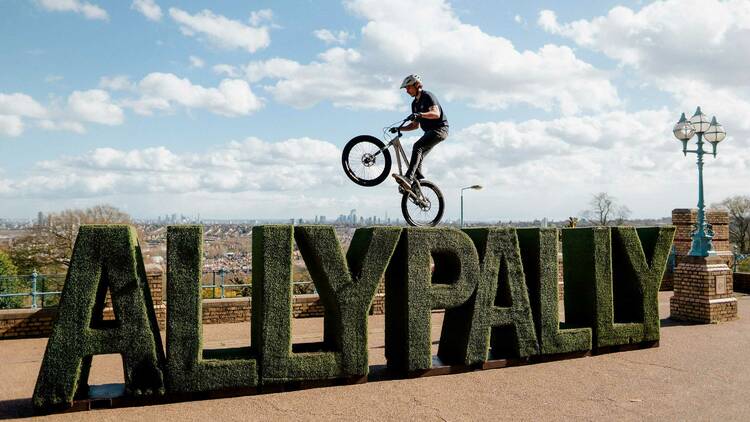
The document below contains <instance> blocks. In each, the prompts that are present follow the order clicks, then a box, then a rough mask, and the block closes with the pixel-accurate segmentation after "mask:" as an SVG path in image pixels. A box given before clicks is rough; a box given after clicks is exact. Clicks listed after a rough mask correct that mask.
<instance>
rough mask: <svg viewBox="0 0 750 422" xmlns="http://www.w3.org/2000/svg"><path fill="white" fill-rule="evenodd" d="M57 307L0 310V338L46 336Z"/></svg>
mask: <svg viewBox="0 0 750 422" xmlns="http://www.w3.org/2000/svg"><path fill="white" fill-rule="evenodd" d="M56 318H57V308H41V309H4V310H1V311H0V339H3V338H26V337H46V336H48V335H49V333H50V332H52V324H53V323H54V320H55V319H56Z"/></svg>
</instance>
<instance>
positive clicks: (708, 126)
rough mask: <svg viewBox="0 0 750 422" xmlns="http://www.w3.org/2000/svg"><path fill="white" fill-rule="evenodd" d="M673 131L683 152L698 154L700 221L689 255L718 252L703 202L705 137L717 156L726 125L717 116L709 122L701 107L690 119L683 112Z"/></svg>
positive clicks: (696, 227) (696, 226)
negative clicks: (690, 145)
mask: <svg viewBox="0 0 750 422" xmlns="http://www.w3.org/2000/svg"><path fill="white" fill-rule="evenodd" d="M672 133H674V136H675V137H676V138H677V139H679V140H680V141H681V142H682V153H683V154H685V155H687V153H688V152H690V153H693V154H696V155H697V156H698V161H697V164H698V221H697V222H696V224H695V230H693V233H692V237H693V243H692V245H691V247H690V254H689V255H690V256H709V255H715V254H716V252H715V251H714V250H713V249H714V248H713V245H712V244H711V239H713V237H714V233H713V230H712V229H711V226H710V225H709V224H707V223H706V213H705V204H704V202H703V154H705V153H707V151H704V150H703V143H704V142H703V139H704V138H705V140H706V141H708V142H709V143H711V147H712V151H711V152H709V154H712V155H713V156H714V157H716V146H717V145H718V144H719V142H721V141H723V140H724V138H726V136H727V134H726V132H725V131H724V127H723V126H722V125H720V124H719V123H718V122H717V121H716V117H714V118H713V119H711V122H710V123H709V121H708V117H707V116H706V115H705V114H703V112H702V111H701V108H700V107H698V108H697V109H696V110H695V114H694V115H693V117H691V118H690V120H688V119H686V118H685V113H682V116H681V117H680V120H679V121H678V122H677V123H676V124H675V125H674V129H672ZM693 135H698V142H697V145H698V148H697V149H694V150H689V149H687V143H688V141H689V140H690V139H691V138H692V137H693Z"/></svg>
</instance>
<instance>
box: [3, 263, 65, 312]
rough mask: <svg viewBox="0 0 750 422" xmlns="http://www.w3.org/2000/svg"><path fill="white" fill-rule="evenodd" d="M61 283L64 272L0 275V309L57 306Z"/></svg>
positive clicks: (63, 279) (63, 278)
mask: <svg viewBox="0 0 750 422" xmlns="http://www.w3.org/2000/svg"><path fill="white" fill-rule="evenodd" d="M63 284H65V275H64V274H50V275H42V274H39V273H37V272H36V271H34V272H33V273H31V274H30V275H15V276H0V309H7V308H31V309H37V308H39V307H42V308H44V307H50V306H57V303H58V302H59V300H60V298H59V296H60V293H61V290H62V286H63ZM49 289H51V290H49Z"/></svg>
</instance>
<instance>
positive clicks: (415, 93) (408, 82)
mask: <svg viewBox="0 0 750 422" xmlns="http://www.w3.org/2000/svg"><path fill="white" fill-rule="evenodd" d="M401 88H406V92H407V93H408V94H409V95H410V96H412V97H414V101H412V103H411V112H412V114H411V115H410V116H409V119H410V120H412V122H411V123H409V124H408V125H407V126H404V127H402V128H401V130H402V131H409V130H414V129H417V128H420V127H421V128H422V130H424V135H422V137H421V138H419V140H418V141H417V142H415V143H414V146H413V147H412V150H411V159H410V160H409V169H408V170H407V171H406V174H405V175H404V176H401V175H400V174H398V173H393V175H392V176H393V177H394V178H395V179H396V181H397V182H398V184H399V185H401V188H403V189H405V190H407V191H410V190H411V189H412V184H413V182H414V176H416V178H417V179H424V176H423V175H422V161H423V160H424V157H425V156H426V155H427V153H429V152H430V150H432V148H433V147H434V146H435V145H437V144H439V143H440V142H442V141H444V140H445V139H446V138H447V137H448V119H447V118H446V117H445V113H444V112H443V108H442V107H441V106H440V103H439V102H438V99H437V97H436V96H435V94H433V93H432V92H429V91H425V90H423V89H422V78H421V77H420V76H419V75H409V76H407V77H406V78H404V81H403V82H402V83H401ZM396 131H397V129H396V128H391V130H390V132H391V133H396Z"/></svg>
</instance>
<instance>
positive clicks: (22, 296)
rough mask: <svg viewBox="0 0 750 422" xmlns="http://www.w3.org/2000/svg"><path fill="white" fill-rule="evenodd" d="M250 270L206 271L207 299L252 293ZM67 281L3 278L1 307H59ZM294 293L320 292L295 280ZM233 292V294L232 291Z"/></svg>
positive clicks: (309, 283) (308, 283)
mask: <svg viewBox="0 0 750 422" xmlns="http://www.w3.org/2000/svg"><path fill="white" fill-rule="evenodd" d="M251 279H252V278H251V272H250V271H227V270H219V271H206V272H204V273H203V275H202V277H201V288H202V289H203V291H204V294H203V298H204V299H225V298H233V297H247V296H250V295H251V291H252V290H251V288H252V283H251ZM64 284H65V274H49V275H42V274H38V273H36V272H34V273H32V274H31V275H19V276H2V277H0V309H18V308H31V309H37V308H40V307H41V308H45V307H52V306H57V304H58V302H59V300H60V293H61V291H62V287H63V285H64ZM293 285H294V287H293V290H294V294H295V295H300V294H317V291H316V290H315V285H314V284H313V283H312V281H295V282H294V283H293ZM229 292H231V293H229Z"/></svg>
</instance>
